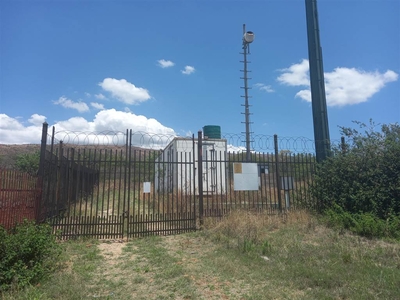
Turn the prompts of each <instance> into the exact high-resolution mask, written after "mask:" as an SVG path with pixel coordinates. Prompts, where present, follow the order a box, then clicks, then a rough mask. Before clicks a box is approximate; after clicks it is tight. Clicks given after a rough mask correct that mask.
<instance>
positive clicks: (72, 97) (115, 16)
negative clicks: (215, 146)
mask: <svg viewBox="0 0 400 300" xmlns="http://www.w3.org/2000/svg"><path fill="white" fill-rule="evenodd" d="M318 9H319V22H320V35H321V43H322V48H323V57H324V71H325V82H326V98H327V104H328V119H329V125H330V134H331V138H332V139H339V138H340V135H339V130H338V126H351V125H352V121H353V120H357V121H362V122H368V120H369V119H370V118H372V119H373V120H374V121H375V122H376V123H393V122H400V79H399V74H400V1H391V0H380V1H364V0H353V1H343V0H320V1H319V2H318ZM243 23H246V26H247V29H248V30H251V31H253V32H254V33H255V41H254V42H253V44H252V45H251V55H250V56H249V59H250V60H251V64H249V69H250V70H251V71H252V73H251V78H252V79H251V80H250V86H251V87H252V89H251V91H250V95H251V96H252V98H251V99H250V104H251V105H252V106H251V108H250V111H251V113H252V115H251V121H252V122H253V124H252V126H251V129H252V131H253V132H254V133H255V134H265V135H273V134H278V135H279V136H285V137H287V136H294V137H299V136H304V137H308V138H311V139H312V138H313V124H312V112H311V103H310V101H311V96H310V90H309V88H310V87H309V73H308V57H307V55H308V52H307V35H306V20H305V5H304V1H303V0H292V1H290V0H285V1H284V0H281V1H277V0H274V1H267V0H266V1H256V0H254V1H252V0H250V1H228V0H216V1H191V0H185V1H178V0H176V1H156V0H154V1H144V0H143V1H140V0H136V1H74V0H72V1H34V0H33V1H32V0H30V1H23V0H22V1H7V0H4V1H1V2H0V39H1V40H0V60H1V61H0V63H1V65H0V68H1V70H0V143H7V144H14V143H16V144H19V143H39V142H40V132H41V124H42V123H43V122H44V121H45V120H46V121H47V122H48V123H49V125H50V126H53V125H55V126H56V131H61V130H67V131H68V130H71V131H109V130H112V131H123V132H124V131H125V130H126V129H132V130H133V131H144V132H149V133H156V134H173V135H181V136H185V135H187V134H191V133H197V131H198V130H200V129H201V128H202V127H203V126H204V125H220V126H221V128H222V132H223V133H234V134H239V133H241V132H243V131H244V124H242V122H243V121H244V116H243V114H242V112H243V111H244V108H243V106H242V104H243V98H242V97H241V95H243V90H242V89H241V88H240V87H241V86H243V82H242V80H241V79H240V77H242V74H241V73H240V70H242V69H243V66H242V64H241V63H240V60H242V56H241V55H240V54H239V53H240V52H241V43H242V24H243Z"/></svg>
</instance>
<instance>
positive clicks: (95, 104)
mask: <svg viewBox="0 0 400 300" xmlns="http://www.w3.org/2000/svg"><path fill="white" fill-rule="evenodd" d="M90 105H91V106H92V107H93V108H95V109H100V110H103V109H104V104H101V103H97V102H90Z"/></svg>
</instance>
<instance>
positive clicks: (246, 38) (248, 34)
mask: <svg viewBox="0 0 400 300" xmlns="http://www.w3.org/2000/svg"><path fill="white" fill-rule="evenodd" d="M253 41H254V33H253V32H252V31H246V24H243V38H242V46H243V47H242V49H243V53H241V54H243V61H241V62H242V63H243V64H244V69H243V70H241V72H243V77H241V78H240V79H243V80H244V87H242V89H244V96H242V97H244V117H245V121H244V123H245V126H246V161H250V142H251V141H250V109H249V106H250V105H249V98H251V96H249V89H251V88H249V86H248V80H249V79H251V78H249V77H248V76H247V75H248V73H249V72H250V71H248V70H247V63H250V61H247V55H248V54H250V44H251V43H252V42H253Z"/></svg>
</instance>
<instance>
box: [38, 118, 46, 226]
mask: <svg viewBox="0 0 400 300" xmlns="http://www.w3.org/2000/svg"><path fill="white" fill-rule="evenodd" d="M48 127H49V124H47V122H44V123H43V125H42V139H41V141H40V157H39V170H38V174H37V175H38V179H37V185H36V188H37V190H38V195H37V197H36V203H35V205H36V208H35V220H36V222H37V223H39V222H40V214H41V207H42V201H43V200H42V197H43V174H44V161H45V159H46V146H47V130H48Z"/></svg>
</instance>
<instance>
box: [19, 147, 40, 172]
mask: <svg viewBox="0 0 400 300" xmlns="http://www.w3.org/2000/svg"><path fill="white" fill-rule="evenodd" d="M39 161H40V152H35V153H31V154H20V155H18V156H17V159H16V162H15V166H16V167H17V169H18V170H20V171H22V172H26V173H29V174H31V175H36V174H37V172H38V171H39Z"/></svg>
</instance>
